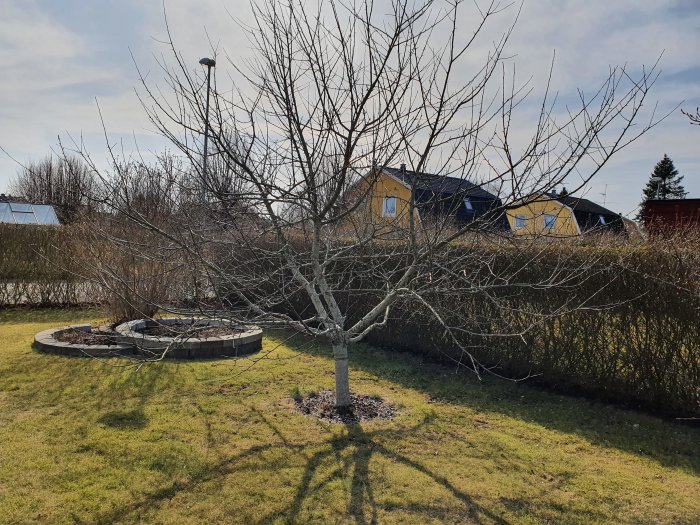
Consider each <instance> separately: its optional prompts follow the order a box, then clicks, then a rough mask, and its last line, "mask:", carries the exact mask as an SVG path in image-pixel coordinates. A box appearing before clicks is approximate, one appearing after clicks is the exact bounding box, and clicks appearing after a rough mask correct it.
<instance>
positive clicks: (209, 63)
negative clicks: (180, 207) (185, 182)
mask: <svg viewBox="0 0 700 525" xmlns="http://www.w3.org/2000/svg"><path fill="white" fill-rule="evenodd" d="M199 63H200V64H202V65H203V66H205V67H206V68H207V106H206V109H205V112H204V160H203V165H202V189H201V195H200V200H201V202H204V200H205V197H206V186H207V146H208V145H209V91H210V90H209V86H210V85H211V68H213V67H215V66H216V61H215V60H213V59H211V58H202V59H201V60H200V61H199Z"/></svg>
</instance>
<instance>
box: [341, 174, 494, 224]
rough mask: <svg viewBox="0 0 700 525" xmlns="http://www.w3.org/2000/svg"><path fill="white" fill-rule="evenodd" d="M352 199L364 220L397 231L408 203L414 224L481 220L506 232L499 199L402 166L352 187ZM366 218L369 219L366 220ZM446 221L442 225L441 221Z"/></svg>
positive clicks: (463, 181) (456, 180)
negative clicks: (483, 219) (359, 206)
mask: <svg viewBox="0 0 700 525" xmlns="http://www.w3.org/2000/svg"><path fill="white" fill-rule="evenodd" d="M353 192H354V193H355V195H356V198H359V199H361V200H362V201H363V205H362V213H363V217H364V219H363V220H365V221H367V222H369V223H371V224H375V225H376V224H382V225H387V226H393V227H398V228H405V227H406V226H408V223H409V217H410V215H409V214H410V210H411V202H413V204H414V206H413V213H414V218H415V223H416V224H418V223H420V222H421V221H423V222H422V225H423V226H426V224H431V220H430V219H429V218H432V219H435V220H437V224H442V225H445V224H447V223H448V222H449V223H450V224H455V225H459V224H468V223H471V222H473V221H476V220H481V218H482V217H485V218H486V219H485V221H484V225H488V226H489V227H494V228H498V229H500V230H506V229H508V223H507V221H506V219H505V216H504V215H503V214H502V213H497V214H494V213H493V210H498V209H499V208H501V206H502V203H501V200H500V199H499V198H498V197H497V196H496V195H493V194H492V193H490V192H488V191H486V190H485V189H484V188H482V187H481V186H479V185H477V184H474V183H472V182H470V181H468V180H466V179H463V178H458V177H450V176H444V175H434V174H430V173H422V172H421V173H419V172H414V171H409V170H406V166H405V165H402V166H401V167H400V168H391V167H388V166H384V167H382V168H378V169H376V170H374V171H373V172H371V173H370V174H369V175H367V176H365V177H363V178H362V180H361V181H360V182H359V183H358V184H356V185H355V187H354V189H353ZM368 219H369V220H368ZM443 221H446V222H443Z"/></svg>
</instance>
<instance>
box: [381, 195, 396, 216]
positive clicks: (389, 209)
mask: <svg viewBox="0 0 700 525" xmlns="http://www.w3.org/2000/svg"><path fill="white" fill-rule="evenodd" d="M382 217H396V197H384V204H383V206H382Z"/></svg>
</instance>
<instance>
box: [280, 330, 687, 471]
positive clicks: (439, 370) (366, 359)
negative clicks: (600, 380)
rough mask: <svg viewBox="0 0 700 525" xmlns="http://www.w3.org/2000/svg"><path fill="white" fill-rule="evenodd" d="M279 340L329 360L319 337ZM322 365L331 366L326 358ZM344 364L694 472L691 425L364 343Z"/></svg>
mask: <svg viewBox="0 0 700 525" xmlns="http://www.w3.org/2000/svg"><path fill="white" fill-rule="evenodd" d="M285 344H286V345H287V346H288V347H289V348H290V349H291V350H293V351H296V352H300V353H306V354H310V355H313V356H315V357H322V358H325V359H328V360H329V361H331V355H332V354H331V351H330V349H329V348H327V347H325V346H324V345H323V344H320V343H319V344H309V341H308V339H306V338H304V337H302V336H296V337H293V338H290V339H288V340H286V342H285ZM328 366H329V369H332V363H331V362H329V364H328ZM350 367H351V369H353V368H354V369H356V370H358V369H359V370H361V371H363V372H366V373H369V374H372V375H374V376H377V377H379V378H381V379H385V380H387V381H391V382H394V383H397V384H399V385H401V386H402V387H405V388H411V389H414V390H417V391H420V392H422V393H424V394H425V395H427V396H428V397H429V398H430V399H431V400H435V401H440V402H445V403H449V404H455V405H461V406H464V407H468V408H470V409H472V410H474V411H476V412H484V413H488V412H496V413H500V414H502V415H505V416H508V417H513V418H516V419H520V420H523V421H528V422H532V423H536V424H539V425H541V426H543V427H545V428H547V429H552V430H557V431H561V432H565V433H569V434H575V435H578V436H580V437H582V438H584V439H586V440H588V441H589V442H591V443H593V444H595V445H597V446H602V447H612V448H616V449H619V450H623V451H625V452H629V453H632V454H635V455H639V456H643V457H646V458H648V459H652V460H654V461H657V462H659V463H660V464H662V465H666V466H669V467H673V468H679V469H684V470H687V471H689V472H690V473H692V474H695V475H697V474H698V473H700V453H699V451H698V449H697V443H698V442H700V427H698V426H691V425H688V424H683V423H679V422H674V421H669V420H664V419H661V418H658V417H654V416H652V415H648V414H645V413H641V412H637V411H634V410H628V409H624V408H620V407H616V406H614V405H610V404H605V403H602V402H598V401H592V400H589V399H586V398H582V397H574V396H567V395H562V394H554V393H551V392H547V391H545V390H543V389H541V388H538V387H536V386H531V385H528V384H526V383H522V382H521V383H513V382H509V381H506V380H502V379H497V378H491V377H485V378H484V379H483V380H482V381H479V380H478V379H477V378H476V377H475V376H474V374H473V373H471V372H469V371H468V370H463V369H462V370H457V369H456V368H455V367H453V366H448V365H443V364H439V363H435V362H434V361H428V360H425V359H422V358H421V356H417V355H415V354H411V353H408V352H399V351H390V350H386V349H379V348H375V347H372V346H370V345H366V344H359V345H355V346H354V347H353V348H351V351H350ZM351 373H352V372H351ZM351 381H352V379H351ZM351 386H352V385H351Z"/></svg>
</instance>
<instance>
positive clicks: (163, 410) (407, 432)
mask: <svg viewBox="0 0 700 525" xmlns="http://www.w3.org/2000/svg"><path fill="white" fill-rule="evenodd" d="M96 315H97V314H96V313H94V312H90V311H78V310H62V311H59V310H10V311H0V509H1V510H0V522H2V523H13V524H14V523H32V522H34V523H52V524H59V523H163V524H178V523H192V524H194V523H209V524H213V523H419V524H426V523H500V524H505V523H509V524H510V523H557V524H561V523H615V524H617V523H689V524H690V523H698V522H699V521H700V498H699V497H698V495H699V494H700V479H699V478H698V474H699V473H700V455H699V454H700V452H699V451H698V444H699V443H700V429H697V428H691V427H688V426H683V425H679V424H676V423H673V422H668V421H663V420H660V419H657V418H654V417H651V416H648V415H643V414H639V413H636V412H632V411H625V410H621V409H618V408H614V407H610V406H606V405H602V404H597V403H592V402H589V401H585V400H582V399H578V398H569V397H565V396H560V395H553V394H549V393H545V392H541V391H538V390H536V389H532V388H529V387H526V386H516V385H511V384H506V383H503V382H498V381H485V382H482V383H480V382H478V381H477V380H476V379H475V378H474V377H472V376H470V375H469V374H467V373H455V371H454V370H453V369H451V368H444V367H440V366H437V365H433V364H429V363H424V362H422V361H421V360H420V359H418V358H416V357H413V356H410V355H407V354H396V353H389V352H384V351H381V350H377V349H375V348H372V347H369V346H364V345H360V346H358V347H356V348H354V349H353V351H352V354H351V366H352V371H351V381H352V387H353V388H354V390H355V391H356V392H359V393H364V394H369V395H380V396H382V397H383V398H385V399H387V400H389V401H391V402H393V403H395V404H397V405H398V406H399V409H400V415H399V417H397V418H396V419H395V420H393V421H373V422H369V423H365V424H362V425H358V426H351V427H345V426H342V425H332V424H327V423H323V422H320V421H317V420H314V419H310V418H307V417H304V416H302V415H300V414H298V413H296V412H294V411H293V410H292V408H291V406H292V402H291V401H290V398H291V396H292V394H293V393H295V392H301V393H304V392H308V391H312V390H316V389H319V388H328V387H332V385H333V374H332V370H333V367H332V362H331V360H330V359H329V354H330V351H329V349H328V348H327V347H325V346H322V345H318V346H317V345H313V344H310V343H308V342H305V341H304V340H302V339H299V338H295V339H288V338H287V337H285V336H284V335H283V334H278V336H277V338H276V337H275V336H274V335H271V336H269V337H268V338H267V339H266V340H265V350H266V351H270V355H269V358H268V359H265V360H262V361H260V362H258V363H257V364H256V365H255V366H253V367H252V368H250V365H251V364H252V363H251V361H249V360H241V361H233V360H222V361H201V362H163V363H159V364H152V365H148V366H144V367H142V368H140V369H136V368H135V367H124V366H123V365H124V364H125V362H123V361H119V360H90V359H82V358H63V357H56V356H49V355H42V354H39V353H37V352H35V351H33V350H32V349H31V348H30V344H31V341H32V337H33V334H34V333H35V332H37V331H39V330H42V329H45V328H47V327H51V326H57V325H61V324H66V323H69V322H78V321H84V320H89V319H91V318H94V317H95V316H96ZM283 341H284V342H283Z"/></svg>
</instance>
